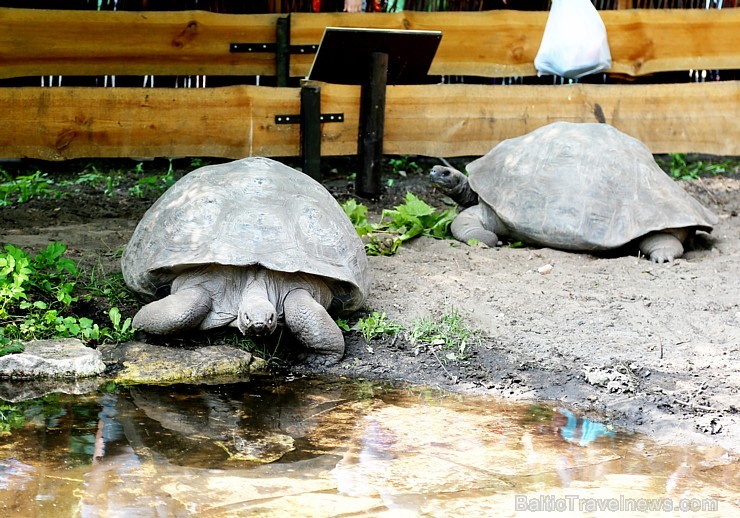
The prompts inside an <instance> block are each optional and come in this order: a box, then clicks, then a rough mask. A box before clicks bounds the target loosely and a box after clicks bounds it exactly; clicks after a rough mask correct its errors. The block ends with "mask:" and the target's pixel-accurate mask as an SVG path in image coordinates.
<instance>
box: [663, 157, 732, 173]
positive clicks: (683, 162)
mask: <svg viewBox="0 0 740 518" xmlns="http://www.w3.org/2000/svg"><path fill="white" fill-rule="evenodd" d="M738 166H739V162H738V161H737V160H731V159H724V160H722V161H718V162H714V161H706V160H689V159H688V158H687V156H686V154H684V153H671V154H669V155H668V162H667V163H665V164H664V168H665V169H667V170H668V174H669V175H670V176H671V178H673V179H674V180H696V179H698V178H701V177H702V176H715V175H721V174H731V173H732V172H733V171H734V170H737V168H738Z"/></svg>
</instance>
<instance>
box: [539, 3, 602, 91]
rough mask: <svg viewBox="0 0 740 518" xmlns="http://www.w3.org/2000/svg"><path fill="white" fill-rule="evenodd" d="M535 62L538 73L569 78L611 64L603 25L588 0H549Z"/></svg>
mask: <svg viewBox="0 0 740 518" xmlns="http://www.w3.org/2000/svg"><path fill="white" fill-rule="evenodd" d="M534 66H535V68H536V69H537V75H538V76H541V75H546V74H554V75H558V76H563V77H569V78H571V79H577V78H579V77H583V76H585V75H588V74H595V73H597V72H601V71H603V70H607V69H609V68H610V67H611V66H612V56H611V53H610V52H609V43H608V41H607V39H606V27H604V22H603V21H602V20H601V17H600V16H599V13H598V11H597V10H596V8H595V7H594V6H593V4H592V3H591V2H590V0H552V7H551V8H550V14H549V15H548V17H547V24H546V25H545V33H544V34H543V35H542V43H540V49H539V51H537V57H535V58H534Z"/></svg>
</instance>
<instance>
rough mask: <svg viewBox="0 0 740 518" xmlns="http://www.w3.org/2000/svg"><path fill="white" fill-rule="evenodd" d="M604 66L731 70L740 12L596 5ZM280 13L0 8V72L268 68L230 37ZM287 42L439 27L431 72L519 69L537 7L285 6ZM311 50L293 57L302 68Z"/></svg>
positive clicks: (536, 32) (247, 38)
mask: <svg viewBox="0 0 740 518" xmlns="http://www.w3.org/2000/svg"><path fill="white" fill-rule="evenodd" d="M601 15H602V18H603V19H604V22H605V24H606V27H607V31H608V34H609V42H610V46H611V52H612V57H613V67H612V72H615V73H620V74H627V75H644V74H651V73H655V72H660V71H668V70H688V69H691V68H693V69H738V68H740V30H738V27H740V9H721V10H717V9H710V10H702V9H687V10H682V9H671V10H659V9H646V10H641V9H634V10H618V11H602V12H601ZM278 16H280V15H273V14H270V15H232V14H216V13H209V12H203V11H180V12H126V11H103V12H95V11H67V10H64V11H44V10H33V9H8V8H0V78H7V77H19V76H33V75H150V74H155V75H199V74H204V75H274V74H275V57H274V55H273V54H270V53H237V54H235V53H231V52H230V51H229V44H230V43H233V42H245V43H274V42H275V39H276V29H275V24H276V20H277V17H278ZM290 16H291V36H290V38H291V44H292V45H307V44H318V43H319V41H320V40H321V35H322V34H323V31H324V28H325V27H326V26H336V27H374V28H387V29H417V30H441V31H442V32H443V38H442V42H441V45H440V49H439V51H438V53H437V56H436V57H435V60H434V62H433V64H432V69H431V71H430V72H431V73H432V74H434V75H472V76H483V77H507V76H529V75H534V74H535V73H536V71H535V69H534V65H533V61H534V57H535V55H536V54H537V49H538V48H539V43H540V40H541V38H542V32H543V30H544V26H545V22H546V20H547V13H546V12H526V11H513V10H503V11H483V12H444V13H443V12H433V13H425V12H413V11H405V12H401V13H372V14H368V13H293V14H291V15H290ZM312 61H313V55H312V54H304V55H300V54H294V55H292V56H291V67H290V71H291V75H293V76H296V77H303V76H306V75H307V74H308V71H309V69H310V66H311V63H312Z"/></svg>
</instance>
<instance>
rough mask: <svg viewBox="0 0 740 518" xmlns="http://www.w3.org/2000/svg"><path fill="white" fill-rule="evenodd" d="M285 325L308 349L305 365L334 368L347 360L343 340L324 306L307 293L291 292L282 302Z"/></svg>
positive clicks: (300, 291) (299, 290)
mask: <svg viewBox="0 0 740 518" xmlns="http://www.w3.org/2000/svg"><path fill="white" fill-rule="evenodd" d="M283 311H284V312H285V325H286V326H287V327H288V329H290V331H291V332H292V333H293V335H294V336H295V337H296V338H297V339H298V341H299V342H300V343H301V344H302V345H304V346H305V347H306V348H307V349H309V353H313V354H310V356H309V358H308V359H307V360H306V363H309V364H314V365H316V364H318V365H333V364H335V363H337V362H338V361H339V360H341V359H342V356H344V336H343V335H342V331H341V329H339V327H338V326H337V324H336V322H334V319H333V318H331V316H330V315H329V313H327V311H326V309H325V308H324V306H322V305H321V304H319V303H318V302H316V300H314V298H313V297H312V296H311V294H310V293H309V292H308V291H306V290H304V289H296V290H293V291H291V292H290V293H289V294H288V296H287V297H285V301H284V302H283Z"/></svg>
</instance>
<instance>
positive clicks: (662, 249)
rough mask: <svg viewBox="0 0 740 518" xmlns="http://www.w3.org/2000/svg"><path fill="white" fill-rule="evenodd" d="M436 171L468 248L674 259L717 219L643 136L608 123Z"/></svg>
mask: <svg viewBox="0 0 740 518" xmlns="http://www.w3.org/2000/svg"><path fill="white" fill-rule="evenodd" d="M466 169H467V171H468V173H469V178H468V177H466V176H465V175H464V174H463V173H461V172H460V171H457V170H455V169H453V168H452V167H448V166H434V167H433V168H432V170H431V173H430V179H431V181H432V182H433V183H434V184H435V185H436V186H438V187H439V188H440V189H441V190H442V191H443V192H445V193H447V194H448V195H449V196H450V197H451V198H453V199H454V200H455V201H456V202H458V203H459V204H460V205H461V206H462V207H467V208H465V210H463V211H462V212H461V213H460V214H458V216H457V217H456V218H455V220H454V221H453V223H452V226H451V230H452V234H453V235H454V236H455V238H457V239H458V240H460V241H462V242H466V243H467V242H469V241H470V240H472V239H475V240H477V241H479V242H482V243H484V244H486V245H488V246H492V247H493V246H496V245H497V244H498V243H499V240H500V239H502V238H508V239H512V240H520V241H522V242H524V243H528V244H533V245H540V246H547V247H552V248H558V249H562V250H583V251H597V250H611V249H617V248H620V247H622V246H623V245H626V244H628V243H631V242H635V243H636V244H637V245H638V246H639V249H640V251H641V252H642V253H643V254H644V255H645V256H646V257H649V258H650V259H651V260H652V261H654V262H658V263H662V262H664V261H670V262H672V261H673V259H674V258H677V257H680V256H681V255H682V254H683V251H684V248H683V242H684V241H685V240H686V239H687V238H688V237H689V236H690V235H693V233H694V232H695V231H696V230H703V231H705V232H711V230H712V226H713V225H715V224H716V223H717V216H715V215H714V214H713V213H712V212H711V211H709V210H708V209H706V208H705V207H703V206H702V205H701V204H700V203H699V202H698V201H696V200H695V199H694V198H692V197H691V196H690V195H689V194H687V193H686V192H685V191H684V190H683V189H682V188H681V187H680V186H679V185H678V184H676V182H674V181H673V180H672V179H671V178H670V177H669V176H668V175H667V174H665V173H664V172H663V171H662V170H661V169H660V167H659V166H658V164H657V163H656V162H655V160H654V158H653V155H652V154H651V153H650V151H649V150H648V148H647V147H646V146H645V145H644V144H643V143H642V142H640V141H639V140H637V139H635V138H633V137H631V136H629V135H626V134H625V133H622V132H621V131H619V130H617V129H616V128H614V127H612V126H610V125H608V124H601V123H569V122H555V123H552V124H549V125H547V126H543V127H541V128H539V129H536V130H534V131H532V132H531V133H528V134H526V135H523V136H521V137H516V138H512V139H508V140H504V141H503V142H500V143H499V144H498V145H496V146H495V147H494V148H493V149H492V150H491V151H490V152H488V154H486V155H485V156H483V157H481V158H479V159H477V160H475V161H473V162H471V163H470V164H468V165H467V167H466Z"/></svg>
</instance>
